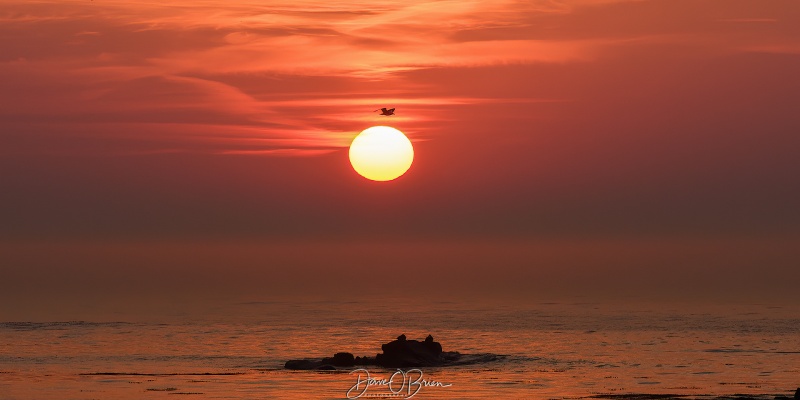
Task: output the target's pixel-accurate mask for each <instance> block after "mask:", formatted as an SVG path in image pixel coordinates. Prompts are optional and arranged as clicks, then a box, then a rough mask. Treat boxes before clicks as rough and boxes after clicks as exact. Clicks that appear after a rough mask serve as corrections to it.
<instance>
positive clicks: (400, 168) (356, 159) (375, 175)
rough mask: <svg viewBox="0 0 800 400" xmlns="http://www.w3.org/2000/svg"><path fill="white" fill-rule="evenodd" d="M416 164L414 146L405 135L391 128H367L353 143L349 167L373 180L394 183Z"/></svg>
mask: <svg viewBox="0 0 800 400" xmlns="http://www.w3.org/2000/svg"><path fill="white" fill-rule="evenodd" d="M413 161H414V147H413V146H411V141H410V140H408V138H407V137H406V135H404V134H403V132H400V131H399V130H397V129H395V128H392V127H389V126H373V127H371V128H367V129H364V130H363V131H361V133H359V134H358V136H356V138H355V139H353V143H351V144H350V164H353V169H354V170H356V172H358V173H359V174H360V175H361V176H363V177H364V178H367V179H371V180H373V181H391V180H393V179H397V178H398V177H400V176H401V175H403V174H405V173H406V171H408V169H409V168H411V163H412V162H413Z"/></svg>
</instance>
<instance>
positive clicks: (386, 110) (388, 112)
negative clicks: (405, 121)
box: [373, 107, 394, 115]
mask: <svg viewBox="0 0 800 400" xmlns="http://www.w3.org/2000/svg"><path fill="white" fill-rule="evenodd" d="M376 111H380V112H381V115H394V108H386V107H383V108H381V109H380V110H375V111H373V112H376Z"/></svg>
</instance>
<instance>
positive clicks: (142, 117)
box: [0, 0, 800, 154]
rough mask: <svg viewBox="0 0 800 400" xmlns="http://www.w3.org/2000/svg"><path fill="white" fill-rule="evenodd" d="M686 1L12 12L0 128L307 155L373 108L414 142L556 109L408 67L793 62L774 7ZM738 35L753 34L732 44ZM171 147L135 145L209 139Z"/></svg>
mask: <svg viewBox="0 0 800 400" xmlns="http://www.w3.org/2000/svg"><path fill="white" fill-rule="evenodd" d="M694 4H695V3H693V2H688V1H676V2H672V3H669V4H666V3H664V2H653V1H599V0H583V1H578V0H575V1H552V0H541V1H529V2H520V1H513V0H505V1H497V2H485V1H477V0H470V1H439V2H427V1H411V2H399V3H375V2H368V1H341V2H336V3H329V2H317V1H310V0H304V1H293V2H263V1H255V0H240V1H236V2H220V1H210V0H207V1H192V2H188V1H174V2H169V3H163V4H162V3H151V2H135V1H126V0H118V1H111V2H85V1H77V0H76V1H72V0H67V1H57V2H56V1H38V2H26V1H14V0H12V1H9V2H5V3H4V10H3V11H2V12H0V22H2V24H0V50H2V51H0V73H2V78H0V79H2V80H3V82H4V84H5V86H6V87H7V88H8V89H6V90H4V91H3V92H2V93H0V105H2V106H3V109H2V111H0V117H1V118H3V119H4V120H5V121H10V122H15V121H16V122H20V121H24V122H28V123H41V122H48V121H49V122H53V121H59V122H61V123H64V124H78V125H86V124H98V123H109V122H114V121H116V122H121V123H122V122H125V123H129V124H151V126H152V125H153V124H162V125H163V126H164V127H166V128H165V129H161V130H160V131H159V132H162V134H164V133H163V132H172V131H174V129H173V128H175V127H176V126H178V125H180V126H181V127H182V128H181V129H185V128H186V127H187V126H190V125H195V126H197V125H206V126H207V127H208V129H213V130H215V132H216V134H217V136H219V137H235V136H236V133H232V132H239V131H240V129H241V126H252V127H256V128H258V129H260V130H261V132H260V133H259V137H273V138H284V137H286V136H287V135H288V136H296V137H298V138H303V140H305V141H306V142H305V143H304V145H306V146H309V148H312V149H313V148H316V147H318V146H323V147H325V146H330V145H332V144H331V141H330V137H340V136H344V135H346V134H350V133H352V132H353V131H357V130H359V129H361V128H363V125H364V124H365V123H369V122H373V119H372V118H373V117H374V116H373V115H371V114H370V113H371V109H370V108H371V107H377V106H382V105H394V106H405V107H406V109H407V110H406V111H407V112H405V113H404V114H402V115H398V116H397V118H395V119H393V121H395V122H401V123H404V124H406V125H407V126H408V128H410V129H412V130H413V129H414V128H415V127H419V126H420V125H419V124H422V123H424V122H426V121H427V122H430V121H436V120H437V119H439V120H444V119H446V117H445V116H444V113H443V112H442V108H443V107H448V106H462V107H469V106H472V105H479V104H487V103H497V102H531V103H535V102H541V101H561V100H564V99H558V98H552V99H548V98H547V97H546V96H544V97H543V96H541V95H539V94H536V93H530V94H529V95H528V96H527V97H524V98H511V99H507V98H490V97H489V96H486V97H484V98H481V97H476V96H473V97H467V96H459V95H455V94H451V93H446V91H443V90H441V87H443V86H450V87H455V86H464V85H465V84H468V83H465V82H459V81H458V80H457V78H452V79H451V80H445V81H442V82H439V83H437V84H436V85H437V86H438V87H433V86H432V84H431V83H430V82H428V83H421V82H418V81H414V80H413V79H412V78H410V77H411V76H412V73H413V71H419V70H425V69H431V68H449V69H459V68H475V67H481V66H504V65H525V64H535V63H554V64H570V63H589V62H592V61H594V60H597V59H599V58H602V57H603V56H604V54H606V52H609V51H616V49H617V48H619V47H620V46H641V45H642V44H643V43H664V42H672V43H691V44H692V45H695V46H697V45H698V44H699V43H709V46H714V48H716V49H717V50H720V49H725V50H726V51H753V50H754V49H758V51H771V52H788V53H794V52H796V49H797V46H798V45H800V44H799V43H797V41H794V42H787V41H786V40H785V39H783V40H782V41H780V42H776V41H775V39H774V38H773V37H772V36H771V35H772V34H771V32H770V31H769V30H765V29H760V28H758V26H777V27H780V28H781V29H783V30H788V31H792V32H797V30H798V28H797V27H791V26H787V25H786V21H788V19H789V18H788V17H787V16H786V15H784V13H782V12H781V10H783V8H782V7H780V6H775V5H769V6H764V7H762V8H760V9H759V11H758V12H757V13H755V14H753V13H752V8H749V7H739V6H735V7H734V6H731V7H727V8H726V7H716V6H713V5H719V6H721V5H723V4H727V3H724V2H721V1H720V2H714V1H712V2H709V3H708V4H710V5H708V6H703V7H699V6H695V5H694ZM704 4H705V3H704ZM720 22H725V23H720ZM742 24H746V25H751V26H752V28H751V31H749V32H747V33H736V36H734V37H736V38H740V40H738V41H736V42H734V43H727V42H726V41H727V40H728V39H729V34H730V33H731V32H735V30H736V29H739V28H738V27H737V25H742ZM798 33H800V32H798ZM786 36H787V35H783V37H786ZM795 37H798V36H795ZM721 38H724V39H725V40H723V39H721ZM347 121H350V122H351V124H350V126H349V127H348V126H346V125H345V124H344V123H345V122H347ZM415 124H416V125H415ZM138 126H142V125H138ZM165 135H166V136H158V135H157V134H155V133H154V131H146V132H142V134H141V136H142V137H147V138H148V139H147V140H149V141H150V142H152V143H153V144H155V143H158V142H159V140H161V141H162V142H164V145H165V148H173V146H172V143H169V145H168V143H167V142H170V141H172V139H170V138H173V137H177V136H171V135H179V136H180V137H181V138H182V140H189V141H191V140H199V139H197V138H198V137H201V136H202V135H196V137H186V136H185V135H183V134H179V133H178V132H177V131H175V132H174V133H171V134H165ZM111 136H113V135H111ZM333 145H334V146H343V145H346V141H338V142H336V143H335V144H333ZM188 147H191V146H188ZM287 149H288V150H292V149H294V148H293V147H292V148H287ZM154 150H156V151H157V150H158V149H154ZM217 150H219V149H217ZM217 150H213V151H217ZM220 151H225V150H224V149H222V150H220ZM269 151H272V150H269ZM288 153H292V152H291V151H289V152H287V154H288ZM270 154H272V153H270ZM274 154H277V153H274Z"/></svg>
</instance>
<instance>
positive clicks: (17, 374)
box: [0, 301, 800, 400]
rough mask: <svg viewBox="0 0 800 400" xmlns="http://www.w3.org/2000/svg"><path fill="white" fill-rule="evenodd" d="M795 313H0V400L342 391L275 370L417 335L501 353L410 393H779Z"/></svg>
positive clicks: (796, 355)
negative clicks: (55, 318) (54, 316)
mask: <svg viewBox="0 0 800 400" xmlns="http://www.w3.org/2000/svg"><path fill="white" fill-rule="evenodd" d="M798 314H800V313H798V312H797V310H787V309H786V308H781V307H769V306H765V305H749V306H741V305H740V306H730V307H718V308H702V309H701V308H698V307H687V306H680V307H678V306H673V307H672V308H669V307H663V306H652V307H648V306H644V305H642V306H637V307H630V306H625V307H620V306H619V305H616V306H610V305H603V304H568V303H560V304H559V303H538V304H527V305H519V304H514V305H510V304H492V305H487V304H479V303H476V304H471V305H467V304H465V303H455V302H454V303H448V302H438V303H435V304H430V303H426V304H422V303H420V304H409V302H408V301H403V302H396V301H383V302H376V301H352V302H346V301H334V302H330V301H325V302H252V303H239V304H235V305H233V306H231V307H230V310H229V311H228V312H227V313H225V315H216V316H213V317H212V316H206V317H202V318H190V317H186V318H172V319H170V320H171V321H173V322H169V323H164V322H163V321H156V320H154V321H152V322H126V321H121V322H91V321H90V322H35V323H34V322H4V323H0V399H60V400H63V399H175V398H186V399H194V398H197V399H199V398H203V399H272V398H286V399H304V398H305V399H341V398H345V393H346V392H347V390H348V389H350V388H351V387H352V386H353V385H355V383H356V379H357V375H356V374H351V373H348V372H346V371H345V372H336V373H323V372H308V371H286V370H283V369H282V366H283V363H284V362H285V361H286V360H287V359H291V358H303V357H323V356H330V355H331V354H333V353H334V352H337V351H351V352H353V353H355V354H356V355H374V354H375V353H378V352H379V351H380V344H381V343H385V342H387V341H389V340H391V339H393V338H395V337H396V336H398V335H399V334H400V333H405V334H406V335H407V336H408V337H409V338H412V339H413V338H416V339H422V338H424V337H425V336H426V335H427V334H428V333H431V334H433V335H434V337H435V338H436V339H437V340H438V341H440V342H441V343H442V345H443V346H444V348H445V350H455V351H460V352H462V353H497V354H504V355H507V357H506V358H504V359H503V360H501V361H498V362H493V363H490V364H484V365H474V366H462V367H452V368H444V369H436V368H432V369H424V370H423V371H422V373H423V374H424V379H426V380H428V381H436V382H440V383H441V384H447V385H450V386H449V387H423V388H422V389H421V390H420V391H419V392H418V393H417V395H416V396H415V397H414V398H419V399H426V398H428V399H434V398H435V399H440V398H441V399H462V398H463V399H471V398H476V399H477V398H506V399H564V398H576V397H585V396H591V395H595V394H619V393H677V394H687V395H723V394H733V393H747V394H770V395H775V394H789V391H790V390H791V389H793V388H795V387H797V386H798V385H800V315H798ZM174 321H180V322H174ZM369 372H370V374H371V376H372V377H373V378H389V377H390V375H391V374H392V372H393V371H391V370H381V369H377V368H371V369H369ZM362 378H363V376H362ZM396 379H397V382H401V381H402V379H401V378H400V377H396ZM395 388H396V386H395ZM381 393H388V392H387V391H386V389H385V387H375V386H373V387H371V388H370V389H369V390H368V391H367V394H370V395H379V394H381ZM362 398H367V397H366V396H364V397H362Z"/></svg>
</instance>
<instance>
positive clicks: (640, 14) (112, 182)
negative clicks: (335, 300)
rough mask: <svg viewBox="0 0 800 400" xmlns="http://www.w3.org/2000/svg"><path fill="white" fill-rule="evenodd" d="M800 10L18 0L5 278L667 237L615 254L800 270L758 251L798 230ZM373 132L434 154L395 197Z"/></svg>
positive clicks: (706, 2) (1, 114) (4, 196)
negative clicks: (721, 251) (155, 263)
mask: <svg viewBox="0 0 800 400" xmlns="http://www.w3.org/2000/svg"><path fill="white" fill-rule="evenodd" d="M797 21H800V5H798V3H797V1H796V0H784V1H762V0H742V1H730V0H669V1H667V0H641V1H624V0H623V1H614V0H575V1H556V0H548V1H521V2H520V1H492V2H486V1H438V2H428V1H424V2H416V1H405V2H397V3H389V2H383V3H375V2H366V1H364V2H354V1H338V2H321V1H291V2H289V1H287V2H279V1H255V0H252V1H224V2H223V1H191V2H188V1H186V2H184V1H171V2H168V5H164V4H161V2H142V1H103V0H94V1H86V0H81V1H70V0H59V1H27V0H26V1H16V0H10V1H4V2H3V5H2V6H1V7H0V188H2V192H1V194H0V221H3V223H2V224H0V238H2V240H3V243H2V244H3V246H5V248H11V249H15V250H14V251H13V253H14V255H7V256H5V258H6V260H5V262H3V257H4V256H1V255H0V272H2V271H3V269H5V272H7V273H9V272H14V271H16V272H19V271H22V270H30V269H31V268H32V269H33V270H36V271H41V275H48V271H52V270H57V269H59V268H68V267H64V266H59V259H58V257H56V256H53V259H52V260H50V261H46V260H44V261H43V260H42V259H40V258H37V260H38V261H36V262H33V261H30V260H29V261H30V263H28V262H27V261H25V260H28V258H26V257H25V254H28V253H26V252H27V251H30V252H32V253H37V254H38V253H40V252H41V251H40V250H37V251H33V250H30V249H31V247H25V246H34V247H35V248H40V249H41V248H45V249H46V248H48V246H63V244H64V243H76V242H79V243H80V245H79V247H80V246H90V247H91V246H94V248H98V249H101V248H104V247H105V246H106V245H107V243H108V241H112V242H115V243H118V245H120V246H127V245H125V243H128V245H130V246H134V247H135V246H139V247H138V248H140V251H141V252H142V253H149V252H154V253H153V254H159V253H158V251H159V250H157V249H156V248H154V247H152V246H150V245H144V244H141V243H142V241H144V242H150V241H162V242H163V241H169V242H174V243H200V242H203V243H207V241H211V242H214V243H229V242H237V241H248V243H274V242H275V241H289V242H292V243H300V244H302V245H304V246H308V248H309V249H310V250H309V251H311V252H313V251H314V250H313V249H315V248H316V247H315V246H316V245H315V243H317V244H319V243H329V241H331V240H333V241H337V243H344V244H343V246H355V245H356V244H357V243H360V241H363V240H365V239H369V240H376V241H382V243H404V244H403V245H402V246H404V247H403V248H404V249H406V250H404V251H408V252H410V253H414V252H415V250H414V249H416V248H417V247H415V246H417V245H415V244H414V243H420V242H423V243H434V242H437V241H439V242H443V243H444V242H446V243H447V245H446V246H443V247H442V248H441V249H440V251H438V253H437V254H439V255H437V256H420V257H418V258H413V257H412V258H411V259H409V260H408V262H409V263H415V264H421V265H429V266H430V267H431V268H438V267H442V268H444V266H448V268H450V267H452V265H453V264H457V263H458V262H460V261H454V260H461V259H462V258H463V254H461V255H459V254H460V253H459V251H458V250H457V249H458V245H457V244H458V243H462V245H463V246H464V248H468V247H470V246H472V245H471V244H470V243H475V242H476V241H477V242H481V241H503V240H508V243H514V244H515V245H514V246H517V247H515V248H517V249H518V250H515V251H517V252H516V253H514V252H513V251H512V253H514V254H518V257H516V258H513V262H510V263H511V264H514V265H517V266H516V267H514V268H518V269H519V268H521V269H523V270H538V269H547V268H548V267H547V266H546V265H543V264H541V263H539V261H540V260H539V259H538V258H537V257H536V256H535V255H533V253H530V252H526V251H523V250H524V249H526V248H528V247H529V246H541V245H542V243H554V242H558V243H564V241H566V242H569V243H573V245H572V246H573V247H571V248H569V247H568V246H567V247H563V246H562V247H559V246H556V247H555V248H557V249H562V250H560V251H563V253H562V254H564V255H568V254H573V253H574V252H579V253H580V252H582V251H584V253H581V254H592V253H591V252H589V253H585V250H586V248H587V247H586V246H589V247H590V248H596V247H593V246H596V244H597V243H605V242H606V241H608V240H614V241H615V243H618V241H621V242H622V243H630V246H631V247H632V248H636V246H639V245H640V244H637V243H641V242H640V241H641V240H645V241H647V242H648V243H650V242H656V243H658V242H660V241H662V240H664V241H667V242H669V243H675V242H676V241H678V242H680V243H682V244H681V245H680V246H678V247H675V246H672V245H669V246H666V245H665V246H664V248H663V249H662V250H661V252H660V253H659V251H656V250H653V249H652V248H650V247H648V249H650V250H648V251H652V253H648V254H650V256H648V257H643V259H642V260H639V261H636V263H633V262H632V261H630V260H628V261H619V262H622V263H624V262H628V263H629V264H630V265H628V266H627V267H625V268H633V267H634V264H635V265H636V266H640V267H641V268H645V269H646V268H648V267H647V266H646V265H645V264H647V261H646V260H645V259H647V260H656V259H658V258H659V254H662V255H667V254H668V253H669V257H667V258H669V259H672V258H670V257H677V256H676V254H675V252H676V251H677V252H678V253H680V252H681V251H688V250H685V249H688V248H695V247H696V246H699V244H700V243H721V242H726V241H727V242H726V243H736V248H738V249H748V248H749V247H748V246H752V249H754V250H753V252H751V253H747V252H746V251H745V250H741V251H744V252H745V254H750V255H752V256H753V257H752V260H750V261H748V262H746V263H743V262H737V263H736V267H735V271H734V272H736V273H732V276H736V277H738V278H736V279H739V280H740V281H745V280H746V279H751V278H752V276H751V275H752V272H753V271H759V270H762V269H766V271H768V272H769V275H770V276H771V277H772V278H770V282H772V280H777V281H785V280H786V279H795V280H796V278H798V275H797V272H795V270H796V265H798V263H800V259H799V258H798V257H797V254H796V252H793V251H791V250H788V249H791V248H792V247H793V246H790V245H786V246H783V247H781V246H778V247H779V248H780V249H782V250H776V249H771V250H769V251H766V252H765V250H764V248H763V246H762V245H761V244H763V243H764V241H769V240H772V239H774V240H776V241H777V242H779V243H784V244H786V243H794V242H798V241H797V240H796V238H797V237H798V234H800V213H798V212H797V204H800V186H798V184H797V177H798V176H800V162H799V161H798V157H797V153H798V149H799V148H800V135H799V134H798V132H800V108H799V106H798V105H800V75H799V74H798V71H800V24H798V23H797ZM384 106H386V107H397V115H396V116H392V117H380V116H378V115H377V113H373V112H372V111H373V110H374V109H376V108H379V107H384ZM377 124H387V125H391V126H394V127H396V128H398V129H400V130H402V131H404V132H405V133H406V134H407V135H408V136H409V137H410V138H411V140H412V142H413V143H414V146H415V152H416V157H415V162H414V165H413V166H412V167H411V169H410V170H409V172H408V173H407V174H406V175H405V176H403V177H401V178H400V179H398V180H397V181H393V182H390V183H384V184H380V183H374V182H369V181H366V180H364V179H363V178H360V177H359V176H358V175H357V174H356V173H355V172H353V171H352V169H351V167H350V165H349V163H348V161H347V146H348V145H349V143H350V141H351V140H352V138H353V137H354V135H355V134H357V133H358V132H359V131H361V130H363V129H365V128H367V127H369V126H372V125H377ZM626 241H628V242H626ZM21 243H22V244H24V246H23V245H20V244H21ZM120 243H122V244H120ZM131 243H140V244H139V245H134V244H131ZM587 243H595V244H591V245H589V244H587ZM20 246H21V247H20ZM36 246H44V247H36ZM76 246H78V245H76ZM176 246H177V245H176ZM181 246H183V245H181ZM198 246H200V245H199V244H198ZM319 246H322V247H320V248H324V247H325V246H328V244H319ZM222 247H224V246H222ZM267 247H269V246H268V245H265V248H267ZM623 247H624V246H623ZM700 247H702V246H700ZM59 248H60V247H59ZM81 248H83V247H81ZM707 248H708V249H712V248H714V247H713V246H710V247H707ZM19 249H28V250H19ZM442 249H448V250H442ZM676 249H684V250H676ZM226 251H228V250H220V253H219V254H222V255H225V254H227V253H225V252H226ZM265 251H266V250H265ZM320 251H321V250H320ZM507 251H508V250H502V249H501V248H498V247H491V246H489V247H487V248H485V249H484V251H483V252H482V253H481V256H480V257H478V258H479V259H485V260H487V261H485V264H487V265H488V264H491V261H490V260H493V259H502V258H503V256H502V254H505V252H507ZM554 251H555V250H554ZM321 252H322V253H325V252H324V251H321ZM44 253H47V251H44ZM56 253H58V252H57V251H53V254H56ZM706 253H707V254H704V255H703V256H702V257H700V258H697V259H703V260H708V262H707V263H706V264H707V265H712V264H713V265H724V263H723V261H724V260H727V259H728V258H725V257H722V256H719V257H717V252H716V251H712V250H708V251H707V252H706ZM8 254H11V253H8ZM325 254H327V253H325ZM553 254H558V253H557V252H556V253H553ZM687 254H689V253H687ZM757 254H761V255H764V257H763V258H759V257H755V255H757ZM386 256H387V257H390V256H391V255H390V254H389V253H387V254H386ZM37 257H39V256H37ZM74 257H78V258H77V259H81V258H80V257H84V259H85V260H86V263H87V264H92V263H93V262H94V261H93V259H92V257H90V256H88V255H86V254H84V255H82V256H79V255H74ZM119 257H124V256H123V255H119ZM459 257H462V258H459ZM687 257H689V256H687ZM223 258H224V257H223ZM355 258H356V259H358V256H357V255H356V256H355ZM568 258H569V257H568ZM585 258H586V259H585V260H583V261H580V260H578V258H571V259H572V260H573V261H574V268H575V271H588V270H589V269H591V270H592V271H596V270H597V269H600V270H601V271H602V269H603V268H605V267H604V266H603V265H606V264H613V263H615V262H616V261H615V262H611V261H609V262H608V263H605V264H604V263H601V264H602V265H597V264H592V263H591V262H589V261H588V260H591V259H594V258H593V257H592V256H588V255H587V256H586V257H585ZM689 258H690V257H689ZM745 258H747V257H745ZM255 259H260V258H259V257H258V256H253V258H252V259H251V260H255ZM623 259H624V257H623ZM677 259H678V260H677V261H675V263H678V264H679V263H680V262H681V261H680V257H677ZM759 259H764V260H767V261H765V263H766V265H762V263H760V262H758V260H759ZM347 260H348V259H347V258H346V257H345V258H343V256H341V255H339V256H336V255H330V254H329V255H328V256H325V257H320V258H319V259H318V262H317V261H315V262H317V263H318V264H330V265H333V266H335V267H337V268H347V265H348V261H347ZM448 260H449V261H448ZM748 260H749V259H748ZM769 260H772V261H769ZM104 262H106V263H112V264H113V262H112V261H109V260H106V261H104ZM192 262H193V261H191V260H190V259H185V260H183V261H180V262H176V264H179V265H180V268H183V267H187V268H190V267H191V265H192ZM242 262H244V261H242ZM364 262H366V261H364ZM373 262H374V263H375V264H376V266H375V267H376V268H377V269H378V270H380V266H379V265H377V264H380V262H377V261H374V260H373ZM287 263H288V264H291V262H289V261H287ZM720 263H722V264H720ZM770 263H771V264H770ZM701 264H702V263H701ZM33 265H35V266H33ZM582 265H583V267H582ZM97 268H100V267H99V266H98V267H97ZM119 268H123V267H119ZM124 268H136V267H134V266H128V267H124ZM176 268H179V267H176ZM203 268H210V270H213V267H210V266H206V267H203ZM263 268H264V270H265V271H275V270H279V269H281V268H285V266H278V265H270V263H269V262H264V266H263ZM320 268H322V267H320ZM470 268H472V269H475V270H481V269H482V268H487V267H486V265H473V266H471V267H470ZM581 268H583V269H581ZM715 268H716V267H715ZM612 269H613V268H612ZM623 269H624V268H623ZM510 273H511V272H510ZM576 273H578V272H576ZM601 275H602V274H601ZM19 276H22V275H19ZM81 276H84V278H85V279H88V280H89V281H93V280H95V279H100V278H99V277H98V276H97V275H96V274H95V273H92V272H85V274H84V275H81ZM607 276H609V278H608V279H609V280H614V279H620V276H619V274H617V273H613V272H609V274H607ZM776 276H777V277H780V279H773V278H774V277H776ZM745 277H750V278H745ZM784 278H785V279H784ZM20 279H21V278H20ZM31 279H33V278H31ZM76 279H77V278H76ZM209 279H211V280H213V278H209ZM475 279H476V280H480V279H481V278H475ZM29 281H30V282H32V283H31V285H33V286H36V285H35V279H34V280H30V279H29Z"/></svg>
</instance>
